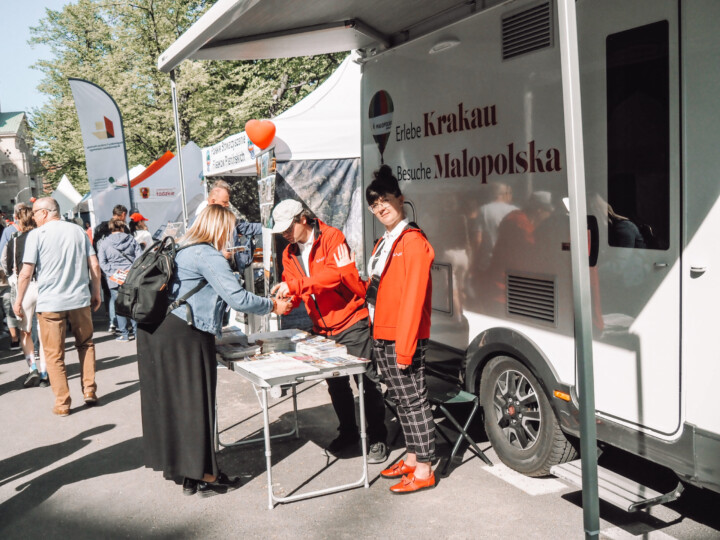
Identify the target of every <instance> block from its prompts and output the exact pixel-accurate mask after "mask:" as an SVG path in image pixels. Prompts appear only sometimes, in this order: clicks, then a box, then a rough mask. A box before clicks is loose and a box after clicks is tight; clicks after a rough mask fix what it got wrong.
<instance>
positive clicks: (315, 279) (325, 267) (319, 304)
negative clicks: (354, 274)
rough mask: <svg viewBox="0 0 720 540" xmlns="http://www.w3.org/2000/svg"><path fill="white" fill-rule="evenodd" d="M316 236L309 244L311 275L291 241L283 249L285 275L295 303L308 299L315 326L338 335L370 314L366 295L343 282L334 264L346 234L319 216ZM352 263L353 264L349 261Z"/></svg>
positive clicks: (324, 331) (283, 277)
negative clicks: (308, 273)
mask: <svg viewBox="0 0 720 540" xmlns="http://www.w3.org/2000/svg"><path fill="white" fill-rule="evenodd" d="M314 230H315V240H314V241H313V245H312V248H310V263H309V264H310V276H308V275H307V274H305V271H304V270H303V266H302V262H301V261H300V250H299V248H298V247H297V245H296V244H291V245H289V246H288V247H287V249H286V250H285V252H284V253H283V275H282V279H283V281H284V282H286V283H287V284H288V287H289V289H290V294H292V295H295V299H294V301H293V307H297V306H298V305H299V304H300V300H302V301H303V302H305V306H306V307H307V310H308V314H309V315H310V318H311V319H312V322H313V326H314V330H315V332H317V333H320V334H325V335H335V334H338V333H340V332H342V331H343V330H345V329H347V328H349V327H351V326H352V325H353V324H355V323H356V322H358V321H361V320H363V319H366V318H367V317H368V310H367V308H366V307H365V296H364V294H363V295H360V296H358V295H356V294H355V293H354V292H353V291H352V290H351V289H350V288H349V287H348V286H347V285H344V284H343V283H342V280H341V277H340V270H339V269H338V267H337V265H336V264H335V257H334V255H335V253H337V248H338V246H340V245H341V244H345V243H346V242H345V235H344V234H343V233H342V232H340V231H339V230H337V229H336V228H334V227H330V226H329V225H326V224H325V223H323V222H322V221H320V220H319V219H318V220H317V223H316V225H315V226H314ZM350 266H353V265H350Z"/></svg>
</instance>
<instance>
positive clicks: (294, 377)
mask: <svg viewBox="0 0 720 540" xmlns="http://www.w3.org/2000/svg"><path fill="white" fill-rule="evenodd" d="M263 362H266V361H264V360H236V361H233V362H225V364H226V365H227V366H228V367H229V368H230V369H232V371H234V372H235V373H237V374H238V375H240V376H241V377H243V378H244V379H246V380H248V381H250V382H251V383H252V384H253V385H254V386H255V387H256V388H259V389H260V393H261V400H260V404H261V406H262V411H263V433H264V437H263V439H264V442H265V464H266V468H267V486H268V509H270V510H272V509H273V507H274V506H275V503H285V502H292V501H298V500H302V499H308V498H310V497H317V496H319V495H327V494H330V493H336V492H338V491H344V490H348V489H353V488H356V487H360V486H364V487H365V488H368V487H370V484H369V482H368V463H367V438H366V437H367V436H366V433H365V396H364V388H363V377H358V393H359V396H360V440H361V442H362V476H361V477H360V479H359V480H357V481H355V482H351V483H349V484H343V485H339V486H334V487H330V488H325V489H319V490H315V491H310V492H307V493H299V494H296V495H290V496H287V497H278V496H276V495H275V493H274V492H273V488H272V485H273V484H272V450H271V440H272V439H273V438H279V437H283V436H288V435H293V434H295V435H298V434H299V427H298V423H297V392H296V390H295V387H296V386H297V385H298V384H300V383H303V382H307V381H315V380H320V379H330V378H333V377H345V376H348V375H360V374H362V373H365V371H366V369H367V364H368V363H367V362H358V363H354V364H347V365H340V366H333V367H318V366H316V365H312V364H305V370H304V371H303V370H302V366H299V365H298V366H296V367H297V369H295V370H293V369H287V367H286V369H283V368H282V366H279V367H278V369H277V370H275V371H274V369H273V366H272V365H270V364H268V365H267V369H265V366H262V365H261V364H262V363H263ZM297 362H299V363H300V364H302V362H300V361H299V360H298V361H297ZM273 387H286V388H287V387H292V391H293V405H294V406H293V409H294V412H295V429H294V430H293V431H291V432H289V433H284V434H280V435H277V436H272V437H271V435H270V413H269V407H268V394H269V392H270V390H271V389H272V388H273ZM259 440H260V439H253V440H252V441H239V442H238V443H231V444H225V445H224V446H231V445H233V444H234V445H237V444H242V443H247V442H254V441H259Z"/></svg>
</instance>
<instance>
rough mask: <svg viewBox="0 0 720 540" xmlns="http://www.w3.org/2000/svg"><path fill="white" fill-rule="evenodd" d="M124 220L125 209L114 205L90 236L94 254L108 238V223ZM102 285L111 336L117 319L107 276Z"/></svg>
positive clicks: (115, 327)
mask: <svg viewBox="0 0 720 540" xmlns="http://www.w3.org/2000/svg"><path fill="white" fill-rule="evenodd" d="M125 219H127V208H126V207H125V206H124V205H122V204H116V205H115V206H114V207H113V211H112V217H111V218H110V219H109V220H107V221H103V222H102V223H100V224H99V225H98V226H97V227H95V231H94V232H93V234H92V237H93V239H92V247H93V249H94V250H95V253H99V252H100V244H102V242H103V241H104V240H105V238H107V237H108V236H110V234H112V233H111V231H110V222H111V221H113V220H120V221H122V222H123V223H125ZM123 232H125V233H128V234H130V229H129V228H128V227H127V225H126V226H125V229H123ZM101 281H102V283H101V284H100V286H101V287H102V291H103V298H105V311H106V312H107V314H108V318H109V319H110V326H109V327H108V332H110V333H111V334H114V333H115V331H116V330H117V317H116V315H115V302H114V301H113V300H112V298H111V295H110V288H109V287H108V285H107V276H105V275H103V279H102V280H101Z"/></svg>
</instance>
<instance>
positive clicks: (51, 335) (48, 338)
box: [37, 306, 97, 409]
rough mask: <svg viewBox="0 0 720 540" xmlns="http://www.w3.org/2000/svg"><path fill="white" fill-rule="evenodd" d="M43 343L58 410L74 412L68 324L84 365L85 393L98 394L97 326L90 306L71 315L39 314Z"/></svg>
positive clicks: (74, 311)
mask: <svg viewBox="0 0 720 540" xmlns="http://www.w3.org/2000/svg"><path fill="white" fill-rule="evenodd" d="M37 316H38V323H39V325H40V341H41V342H42V344H43V349H44V350H45V360H46V362H47V370H48V376H49V377H50V386H52V389H53V393H54V394H55V406H56V407H57V408H58V409H64V408H68V409H69V408H70V388H69V387H68V381H67V371H66V369H65V332H66V331H67V321H70V324H71V325H72V332H73V335H74V336H75V348H76V349H77V352H78V359H79V361H80V380H81V382H82V390H83V392H89V391H92V392H94V391H95V390H97V385H96V384H95V345H94V344H93V341H92V336H93V323H92V315H91V311H90V306H88V307H84V308H79V309H71V310H69V311H59V312H48V311H46V312H44V313H38V314H37Z"/></svg>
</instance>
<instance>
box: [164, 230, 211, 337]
mask: <svg viewBox="0 0 720 540" xmlns="http://www.w3.org/2000/svg"><path fill="white" fill-rule="evenodd" d="M167 238H170V237H169V236H166V237H165V238H163V242H164V241H165V240H166V239H167ZM192 245H198V244H192ZM207 245H211V244H207ZM189 247H190V246H183V247H177V246H175V244H174V243H173V249H174V254H173V259H174V258H175V255H176V254H177V253H178V252H179V251H182V250H183V249H185V248H189ZM205 285H207V281H205V280H203V281H201V282H200V283H198V284H197V285H195V286H194V287H193V288H192V289H190V290H189V291H188V292H186V293H185V294H183V295H182V296H181V297H180V298H178V299H176V300H175V301H174V302H172V303H171V304H170V305H169V306H168V310H167V314H169V313H170V312H172V311H174V310H176V309H177V308H179V307H180V306H182V305H185V320H186V321H187V323H188V325H192V308H191V307H190V304H188V299H189V298H190V297H191V296H192V295H193V294H195V293H196V292H199V291H200V289H202V288H203V287H205Z"/></svg>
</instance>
